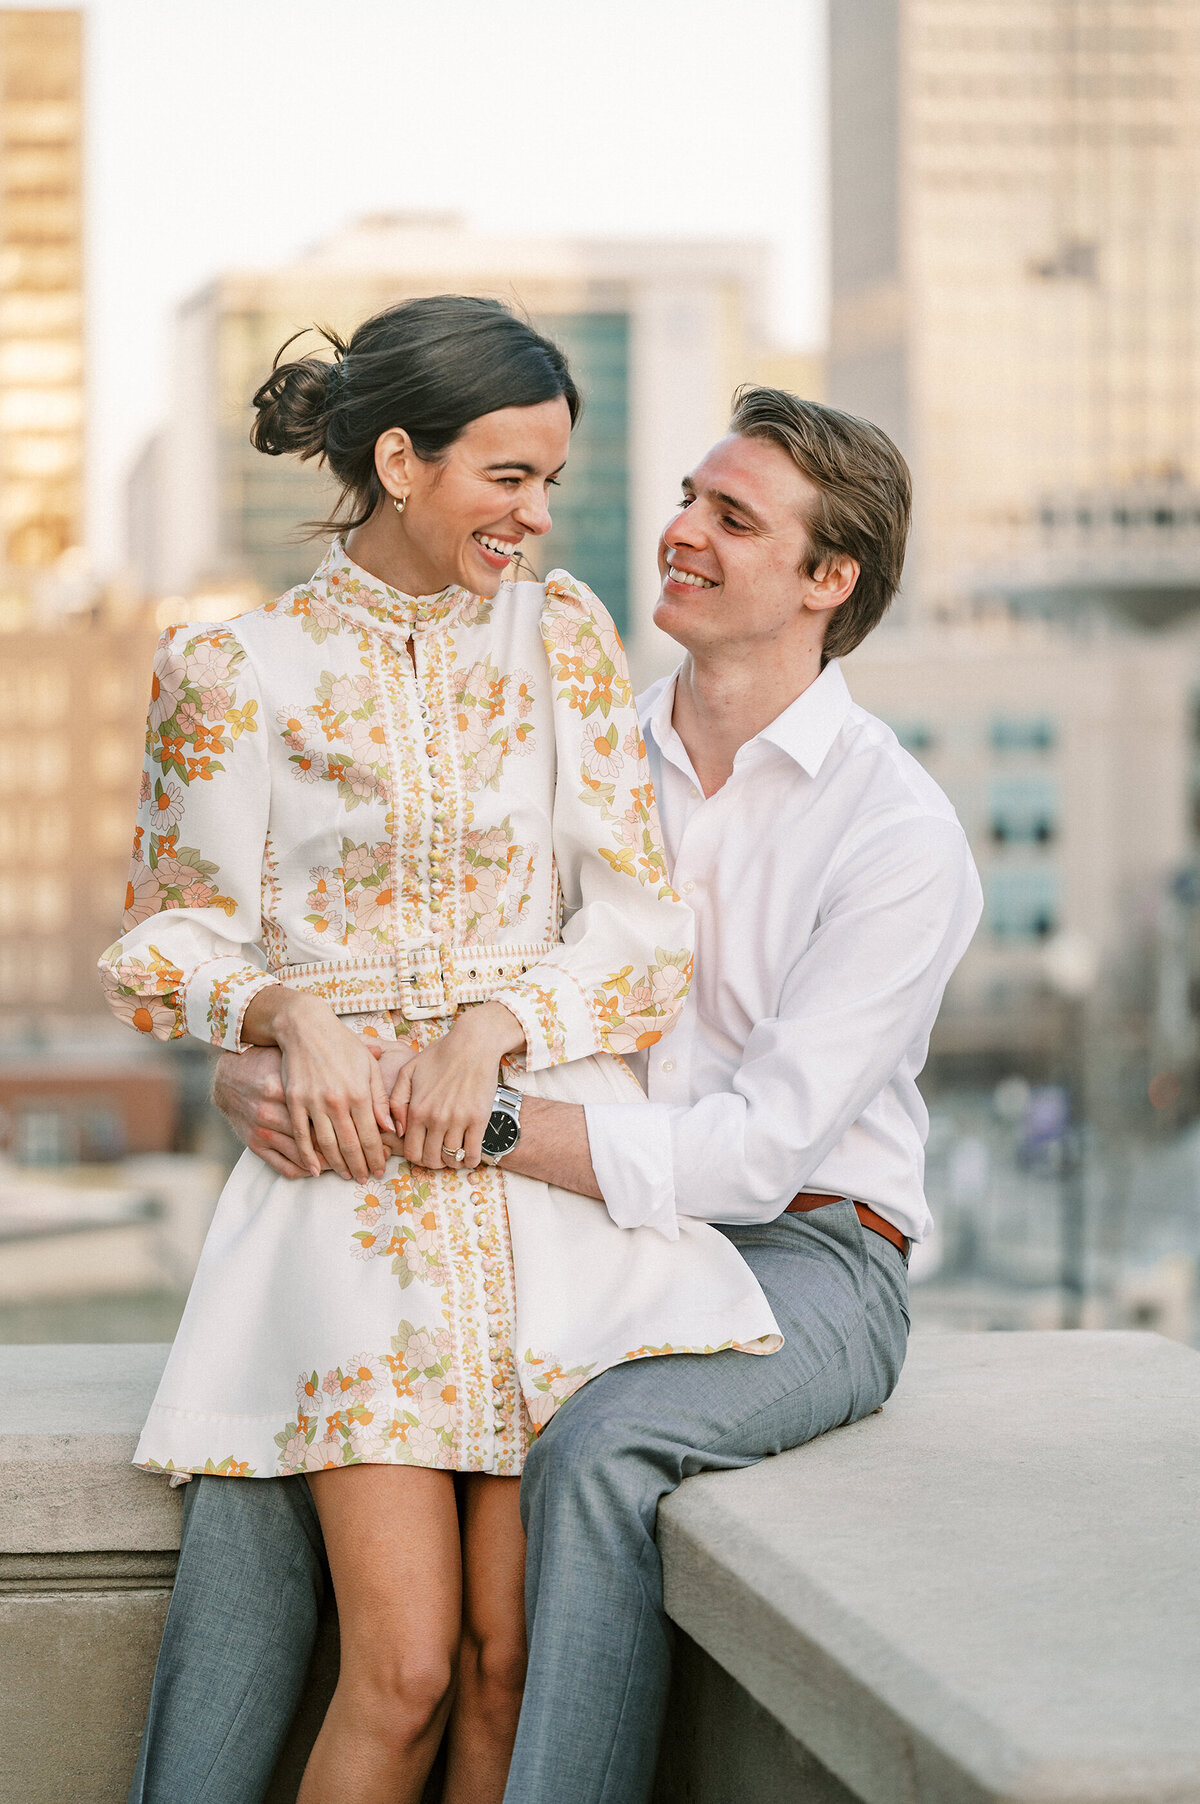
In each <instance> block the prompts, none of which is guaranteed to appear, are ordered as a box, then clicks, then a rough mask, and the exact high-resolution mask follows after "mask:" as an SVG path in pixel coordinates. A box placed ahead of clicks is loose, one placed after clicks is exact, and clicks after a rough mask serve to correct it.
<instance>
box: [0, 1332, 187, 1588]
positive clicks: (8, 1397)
mask: <svg viewBox="0 0 1200 1804" xmlns="http://www.w3.org/2000/svg"><path fill="white" fill-rule="evenodd" d="M167 1351H168V1349H167V1348H166V1347H161V1346H139V1345H135V1346H119V1345H118V1346H76V1347H42V1346H27V1347H2V1348H0V1375H2V1377H0V1381H2V1383H3V1387H4V1397H5V1411H4V1426H3V1431H2V1432H0V1497H2V1498H3V1503H2V1504H0V1554H18V1553H39V1554H51V1553H93V1552H96V1551H97V1550H103V1551H106V1552H113V1551H120V1552H143V1551H145V1552H162V1551H163V1550H164V1549H168V1550H171V1551H174V1552H177V1551H178V1548H179V1518H180V1511H181V1508H182V1503H181V1499H180V1496H179V1493H178V1491H172V1490H171V1488H170V1486H169V1485H168V1484H167V1483H166V1481H165V1480H164V1481H163V1482H162V1483H160V1484H156V1483H153V1482H151V1481H150V1480H149V1479H147V1477H146V1474H145V1473H144V1472H135V1471H134V1469H133V1467H132V1466H131V1465H130V1463H129V1462H130V1460H131V1459H132V1458H133V1451H134V1448H135V1447H136V1445H137V1439H138V1435H139V1434H140V1433H141V1427H142V1423H143V1422H144V1421H145V1419H146V1414H147V1411H148V1410H149V1408H150V1403H151V1399H152V1398H153V1396H154V1392H155V1388H156V1386H157V1384H158V1380H159V1378H160V1377H161V1375H162V1369H163V1365H164V1363H165V1361H166V1357H167Z"/></svg>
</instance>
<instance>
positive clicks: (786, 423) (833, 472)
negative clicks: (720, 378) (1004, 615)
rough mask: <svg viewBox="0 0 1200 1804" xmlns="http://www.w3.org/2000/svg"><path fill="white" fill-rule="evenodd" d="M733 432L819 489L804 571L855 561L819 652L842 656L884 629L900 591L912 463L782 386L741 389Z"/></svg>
mask: <svg viewBox="0 0 1200 1804" xmlns="http://www.w3.org/2000/svg"><path fill="white" fill-rule="evenodd" d="M729 429H730V431H731V432H736V433H739V434H740V435H741V437H743V438H756V439H765V440H767V441H768V442H769V443H771V444H774V445H778V446H780V448H781V449H782V450H784V451H786V452H787V454H788V456H789V457H790V458H791V460H792V462H793V463H794V464H795V466H796V468H797V469H798V470H799V471H800V473H801V475H802V476H805V477H807V479H808V480H809V482H811V483H812V485H813V487H814V488H815V489H816V490H817V491H818V500H817V503H816V505H815V506H814V508H813V510H812V514H811V516H810V518H809V519H808V520H807V521H806V522H805V525H806V527H807V530H808V538H809V544H810V545H811V547H812V555H811V557H810V558H809V562H808V569H807V574H808V575H809V576H813V575H815V574H816V572H817V570H818V569H819V567H820V565H821V564H823V563H824V562H825V560H826V559H827V558H831V557H852V558H853V559H854V560H855V562H856V563H857V564H858V566H859V577H858V581H857V582H856V583H855V585H854V588H853V590H852V591H851V593H850V595H849V596H848V597H847V599H846V600H845V601H844V602H843V603H842V605H841V607H839V608H838V609H836V610H835V612H834V613H833V614H831V615H830V618H829V625H828V628H827V629H826V633H825V642H824V645H823V647H822V656H823V660H824V661H825V662H828V660H829V659H830V658H844V657H845V655H846V653H847V652H850V651H853V650H854V647H855V646H856V645H860V644H861V643H862V641H863V640H864V639H865V638H866V636H867V634H868V633H869V632H870V631H871V629H872V627H875V626H878V625H879V622H880V621H881V620H882V619H883V616H884V615H885V613H886V612H887V609H888V604H889V603H890V602H891V599H892V597H893V595H894V594H895V593H896V590H897V589H898V588H899V587H900V573H901V571H902V570H903V568H904V548H905V545H906V544H907V542H908V528H909V522H910V520H911V517H912V477H911V475H910V474H909V468H908V465H907V464H906V463H905V461H904V459H903V457H901V455H900V453H899V451H897V449H896V447H895V445H893V443H892V441H891V439H890V438H889V437H888V435H887V433H886V432H881V431H880V429H879V427H878V426H872V424H871V422H870V421H869V420H859V419H856V418H855V416H854V415H853V414H850V413H839V412H838V411H837V409H836V408H834V407H822V406H821V405H820V403H819V402H817V401H802V400H801V399H800V397H799V396H798V395H789V394H788V393H787V391H786V390H785V389H782V388H753V387H750V386H747V387H744V388H739V389H738V391H737V393H736V394H735V395H734V397H733V418H732V419H731V420H730V422H729Z"/></svg>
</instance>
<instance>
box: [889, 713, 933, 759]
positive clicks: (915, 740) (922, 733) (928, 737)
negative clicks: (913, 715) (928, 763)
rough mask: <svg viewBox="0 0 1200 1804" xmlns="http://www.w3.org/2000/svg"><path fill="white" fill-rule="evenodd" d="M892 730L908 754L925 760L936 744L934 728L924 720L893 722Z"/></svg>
mask: <svg viewBox="0 0 1200 1804" xmlns="http://www.w3.org/2000/svg"><path fill="white" fill-rule="evenodd" d="M890 725H891V728H892V731H893V733H894V734H895V735H896V738H897V739H898V740H899V741H900V743H901V745H902V746H903V747H904V749H905V751H906V752H911V753H912V755H913V757H914V758H923V757H925V755H926V754H927V753H928V752H931V751H932V750H933V748H934V745H935V743H936V741H935V737H934V732H933V728H932V727H931V726H930V725H929V724H928V722H927V721H924V720H893V721H892V722H891V723H890Z"/></svg>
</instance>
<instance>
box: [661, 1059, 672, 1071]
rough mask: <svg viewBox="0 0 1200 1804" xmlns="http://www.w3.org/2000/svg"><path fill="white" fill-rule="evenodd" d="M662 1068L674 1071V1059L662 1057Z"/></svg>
mask: <svg viewBox="0 0 1200 1804" xmlns="http://www.w3.org/2000/svg"><path fill="white" fill-rule="evenodd" d="M662 1068H663V1070H664V1071H674V1069H675V1061H674V1059H664V1060H663V1062H662Z"/></svg>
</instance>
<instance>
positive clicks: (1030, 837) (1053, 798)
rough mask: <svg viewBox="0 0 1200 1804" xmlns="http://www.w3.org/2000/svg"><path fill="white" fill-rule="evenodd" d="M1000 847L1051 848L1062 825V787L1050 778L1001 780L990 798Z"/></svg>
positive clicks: (991, 822) (993, 832)
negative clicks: (1051, 842)
mask: <svg viewBox="0 0 1200 1804" xmlns="http://www.w3.org/2000/svg"><path fill="white" fill-rule="evenodd" d="M988 820H989V825H990V829H991V835H992V838H993V839H994V840H995V841H996V843H997V845H1001V846H1003V845H1039V846H1044V845H1048V844H1049V842H1050V841H1051V840H1052V839H1054V838H1055V837H1056V836H1057V833H1058V824H1059V804H1058V785H1057V783H1054V782H1052V781H1051V780H1050V779H1049V778H1048V777H997V778H996V779H995V781H994V782H993V783H992V785H991V789H990V792H989V796H988Z"/></svg>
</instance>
